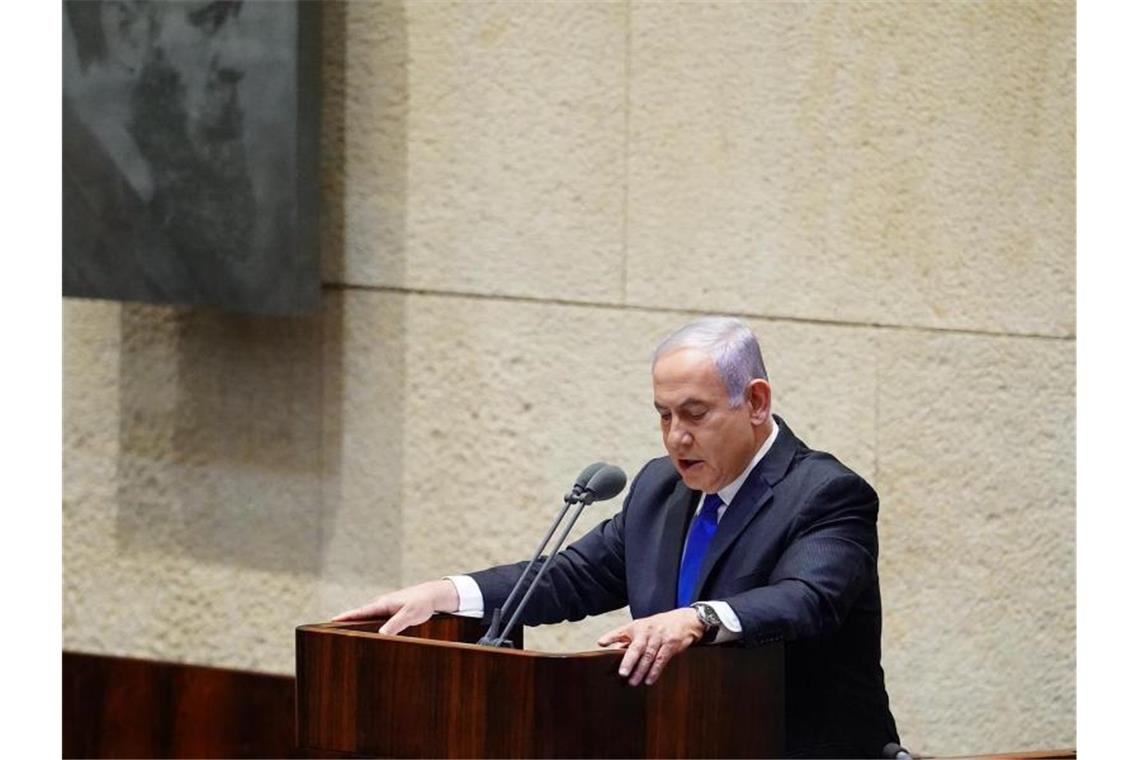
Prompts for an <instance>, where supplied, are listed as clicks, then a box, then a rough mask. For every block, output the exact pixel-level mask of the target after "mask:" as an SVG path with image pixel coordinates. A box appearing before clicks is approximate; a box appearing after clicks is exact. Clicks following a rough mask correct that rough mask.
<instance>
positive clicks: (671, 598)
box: [650, 480, 700, 612]
mask: <svg viewBox="0 0 1140 760" xmlns="http://www.w3.org/2000/svg"><path fill="white" fill-rule="evenodd" d="M699 498H700V493H699V492H698V491H693V490H690V489H689V488H688V487H687V486H685V484H684V482H682V481H680V480H678V481H677V487H676V488H674V489H673V493H672V495H671V496H670V497H669V498H668V499H667V500H666V501H665V504H664V512H665V519H664V521H663V523H662V524H661V525H662V528H661V535H660V536H658V537H657V540H658V546H660V547H661V551H660V552H659V553H658V555H657V572H656V573H655V574H654V578H655V579H656V584H655V586H654V589H653V595H652V597H651V607H650V609H652V610H653V612H665V611H666V610H671V609H673V608H674V607H676V606H677V573H678V572H680V568H681V549H682V547H683V546H684V544H685V534H686V533H687V531H686V530H685V528H686V526H687V525H688V524H689V518H690V517H691V516H692V512H693V508H694V507H695V506H696V502H697V499H699Z"/></svg>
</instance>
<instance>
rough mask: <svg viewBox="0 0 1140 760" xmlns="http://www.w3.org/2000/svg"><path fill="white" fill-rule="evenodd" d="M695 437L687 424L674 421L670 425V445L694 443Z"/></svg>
mask: <svg viewBox="0 0 1140 760" xmlns="http://www.w3.org/2000/svg"><path fill="white" fill-rule="evenodd" d="M692 441H693V437H692V436H691V435H690V434H689V431H688V430H686V429H685V426H684V425H682V424H680V423H679V422H676V421H673V422H672V423H670V425H669V445H670V446H674V447H676V446H688V445H689V444H690V443H692Z"/></svg>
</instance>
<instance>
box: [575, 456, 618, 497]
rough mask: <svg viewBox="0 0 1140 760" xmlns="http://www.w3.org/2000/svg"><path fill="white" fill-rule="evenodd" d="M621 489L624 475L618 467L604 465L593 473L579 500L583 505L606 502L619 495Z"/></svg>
mask: <svg viewBox="0 0 1140 760" xmlns="http://www.w3.org/2000/svg"><path fill="white" fill-rule="evenodd" d="M590 467H593V465H590ZM586 469H589V467H588V468H586ZM623 488H625V473H624V472H622V471H621V468H620V467H614V466H613V465H612V464H604V465H602V466H601V467H599V468H598V469H597V470H596V471H595V472H594V474H593V475H592V476H591V477H590V481H589V482H588V483H587V484H586V487H585V488H583V489H582V495H581V500H582V503H583V504H593V503H594V502H595V501H607V500H609V499H612V498H613V497H615V496H617V495H618V494H619V493H621V489H623Z"/></svg>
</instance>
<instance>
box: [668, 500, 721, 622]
mask: <svg viewBox="0 0 1140 760" xmlns="http://www.w3.org/2000/svg"><path fill="white" fill-rule="evenodd" d="M721 504H724V502H723V501H721V500H720V497H719V496H717V495H716V494H715V493H707V494H705V503H704V504H703V505H702V506H701V511H700V512H698V513H697V519H695V520H694V521H693V527H692V529H691V530H690V531H689V538H688V540H687V541H686V542H685V555H684V559H682V560H681V573H680V575H678V576H677V606H678V607H685V606H687V605H689V604H692V602H693V601H694V599H693V596H694V594H696V593H697V576H699V575H700V574H701V562H703V561H704V558H705V554H706V553H707V552H708V548H709V544H710V543H712V537H713V534H714V533H716V511H717V509H718V508H719V507H720V505H721Z"/></svg>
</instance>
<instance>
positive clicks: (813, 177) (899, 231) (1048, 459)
mask: <svg viewBox="0 0 1140 760" xmlns="http://www.w3.org/2000/svg"><path fill="white" fill-rule="evenodd" d="M323 23H324V32H325V46H326V54H325V61H324V66H325V72H324V81H325V93H324V120H325V132H324V144H323V168H324V173H323V182H324V187H323V193H324V206H323V214H324V218H323V220H322V222H323V230H324V232H323V251H322V257H323V258H322V271H323V279H324V282H325V288H324V296H323V301H324V304H323V310H322V312H321V314H320V315H319V316H315V317H310V318H288V319H285V318H267V317H251V316H242V315H234V314H224V313H218V312H211V311H202V310H197V311H195V310H185V309H173V308H163V307H154V306H142V305H133V304H116V303H109V302H93V301H75V300H67V301H65V302H64V306H63V308H64V399H63V406H64V463H63V465H64V505H63V507H64V535H63V557H64V632H63V633H64V645H65V647H66V648H68V649H73V650H80V651H87V652H99V653H108V654H120V655H136V656H146V657H157V658H162V659H169V660H176V661H185V662H194V663H201V664H211V665H220V666H228V667H239V668H250V669H258V670H266V671H272V672H282V673H287V672H291V670H292V657H293V637H292V628H293V626H295V625H297V624H300V623H303V622H312V621H315V620H320V619H325V618H327V617H328V616H329V615H331V614H333V613H335V612H337V611H340V610H341V609H344V608H347V607H350V606H355V605H356V604H358V603H360V602H362V601H364V600H366V599H368V598H371V597H372V596H374V595H375V594H376V593H378V592H380V591H383V590H386V589H390V588H394V587H397V586H400V585H402V584H406V583H409V582H413V581H416V580H420V579H424V578H430V577H437V576H439V575H440V574H443V573H446V572H452V571H456V570H463V569H468V568H475V567H479V566H483V565H486V564H489V563H495V562H501V561H506V560H510V559H515V558H521V557H523V556H526V555H528V554H529V552H530V551H531V549H532V548H533V542H534V541H535V540H536V538H537V537H538V536H539V535H541V533H542V531H543V529H544V527H545V524H546V522H547V521H548V520H549V518H550V516H551V515H552V513H553V512H554V511H555V510H556V508H557V506H558V502H559V497H560V494H562V493H563V492H564V490H565V488H566V485H567V482H568V481H569V480H570V479H571V478H572V477H573V476H574V475H575V474H576V473H577V472H578V470H579V469H580V468H581V466H582V465H584V464H585V463H587V462H589V461H593V460H594V459H597V458H607V459H609V460H611V461H613V462H615V463H617V464H619V465H621V466H622V467H624V468H625V469H626V470H627V471H628V472H630V473H631V474H632V472H635V471H636V469H637V468H638V467H639V466H640V464H641V463H643V462H644V461H645V459H647V458H649V457H651V456H655V455H656V454H657V453H658V452H659V451H660V441H659V437H658V433H657V426H656V419H655V415H654V412H653V410H652V407H651V405H650V386H649V374H648V357H649V354H650V352H651V350H652V348H653V346H654V345H655V343H656V341H657V340H658V339H660V338H661V337H662V336H663V335H664V334H665V333H666V332H668V331H669V330H670V329H671V328H673V327H675V326H677V325H678V324H680V323H681V322H683V321H685V320H686V319H688V318H690V317H691V316H693V315H696V314H700V313H705V312H730V313H736V314H740V315H742V316H744V317H745V318H746V319H747V320H748V321H749V323H750V324H751V325H752V326H753V327H754V328H755V330H756V331H757V333H758V335H759V336H760V338H761V342H762V344H763V346H764V349H765V358H766V361H767V364H768V367H769V370H770V373H771V379H772V383H773V388H774V403H775V408H776V411H777V412H778V413H780V414H781V415H782V416H783V417H785V419H787V421H788V423H789V424H790V425H791V426H792V427H793V428H794V429H795V430H796V432H797V434H798V435H800V436H801V437H802V438H804V439H805V440H807V441H808V442H809V443H810V444H811V445H813V446H814V447H816V448H822V449H826V450H830V451H832V452H833V453H835V454H836V455H838V456H839V457H840V458H841V459H843V460H844V461H845V462H847V463H848V464H849V465H851V466H852V467H853V468H854V469H856V470H857V471H859V472H861V473H862V474H863V475H865V476H866V477H867V478H868V479H869V480H870V481H872V482H873V484H874V485H875V486H876V488H877V489H878V491H879V494H880V497H881V499H882V507H881V512H880V538H881V543H882V555H881V557H880V571H881V574H882V586H883V595H884V602H885V619H884V649H885V654H884V668H885V670H886V675H887V684H888V689H889V691H890V694H891V698H892V706H893V709H894V711H895V715H896V718H897V719H898V722H899V727H900V730H901V732H902V734H903V740H904V742H905V743H907V744H908V746H910V747H911V749H912V750H917V751H920V752H923V753H935V754H962V753H969V752H977V751H985V750H1001V749H1009V748H1036V747H1048V746H1059V745H1072V744H1074V743H1075V741H1076V738H1075V718H1074V709H1075V694H1074V691H1075V686H1074V680H1075V625H1076V623H1075V562H1074V523H1075V512H1074V503H1075V495H1074V470H1075V452H1074V442H1073V423H1074V354H1075V317H1074V254H1073V251H1074V218H1073V212H1074V139H1073V138H1074V119H1075V117H1074V79H1075V72H1074V68H1075V63H1074V61H1075V57H1074V10H1073V6H1072V4H1070V3H1063V4H1045V3H1032V4H1019V3H1000V4H999V3H977V4H972V3H960V2H952V3H950V2H947V3H927V4H916V3H896V4H892V3H865V4H863V3H810V4H809V3H802V4H800V3H796V4H776V3H771V4H768V3H765V4H760V3H734V4H725V5H713V4H706V3H689V4H662V3H641V2H632V3H584V2H580V3H557V4H555V3H548V4H518V3H502V4H498V3H454V4H449V3H436V2H430V3H429V2H403V3H399V2H392V3H351V4H347V5H336V4H329V5H326V7H325V17H324V21H323ZM503 484H505V485H506V486H507V490H508V494H507V495H506V496H502V495H499V493H500V490H501V488H502V485H503ZM617 506H618V505H617V504H616V503H611V504H605V505H599V507H598V508H594V509H595V512H594V513H593V514H589V513H588V514H587V517H588V518H590V519H588V520H587V521H585V522H590V523H592V522H593V521H595V520H597V519H599V518H600V517H601V516H603V515H605V514H609V513H612V512H613V511H615V510H616V508H617ZM587 527H588V526H587V525H585V524H584V525H583V526H581V528H580V529H578V530H577V532H578V533H581V532H582V531H583V530H585V529H586V528H587ZM623 619H624V618H623V614H622V613H620V612H619V613H611V614H610V615H607V616H604V617H603V618H599V619H595V620H592V621H585V622H582V623H577V624H571V625H564V626H552V627H548V628H544V629H540V630H537V631H533V632H532V634H533V635H531V638H530V642H531V644H532V645H533V646H534V647H535V648H540V649H585V648H589V647H591V646H592V643H593V639H594V637H595V636H596V635H597V634H598V633H600V632H602V631H604V630H606V629H608V628H609V627H612V626H613V625H616V624H617V623H618V622H620V621H621V620H623Z"/></svg>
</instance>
